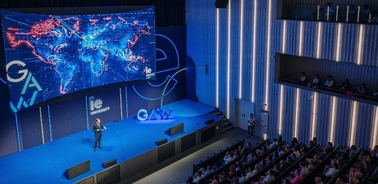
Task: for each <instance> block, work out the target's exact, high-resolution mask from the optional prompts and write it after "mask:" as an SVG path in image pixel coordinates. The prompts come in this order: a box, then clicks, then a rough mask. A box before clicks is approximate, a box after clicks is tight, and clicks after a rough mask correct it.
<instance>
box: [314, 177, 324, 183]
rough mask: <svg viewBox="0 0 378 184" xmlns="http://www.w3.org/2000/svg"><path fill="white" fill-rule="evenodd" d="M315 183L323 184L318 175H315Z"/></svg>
mask: <svg viewBox="0 0 378 184" xmlns="http://www.w3.org/2000/svg"><path fill="white" fill-rule="evenodd" d="M315 184H323V181H322V178H321V177H319V176H317V177H315Z"/></svg>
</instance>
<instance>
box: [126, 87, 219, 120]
mask: <svg viewBox="0 0 378 184" xmlns="http://www.w3.org/2000/svg"><path fill="white" fill-rule="evenodd" d="M216 91H217V89H216ZM125 112H126V118H128V117H129V97H128V95H127V87H125Z"/></svg>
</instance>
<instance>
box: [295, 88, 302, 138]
mask: <svg viewBox="0 0 378 184" xmlns="http://www.w3.org/2000/svg"><path fill="white" fill-rule="evenodd" d="M295 93H296V97H295V112H294V113H295V115H294V117H295V119H294V137H296V138H298V131H299V130H298V129H299V127H298V126H299V102H300V98H301V90H300V89H299V88H297V89H296V92H295Z"/></svg>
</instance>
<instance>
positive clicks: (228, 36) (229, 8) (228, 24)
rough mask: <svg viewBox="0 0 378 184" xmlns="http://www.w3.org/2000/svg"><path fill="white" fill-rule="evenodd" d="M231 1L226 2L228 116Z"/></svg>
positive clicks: (228, 108) (228, 110)
mask: <svg viewBox="0 0 378 184" xmlns="http://www.w3.org/2000/svg"><path fill="white" fill-rule="evenodd" d="M230 68H231V3H228V12H227V93H226V95H227V117H228V118H230V98H231V84H230V83H231V69H230Z"/></svg>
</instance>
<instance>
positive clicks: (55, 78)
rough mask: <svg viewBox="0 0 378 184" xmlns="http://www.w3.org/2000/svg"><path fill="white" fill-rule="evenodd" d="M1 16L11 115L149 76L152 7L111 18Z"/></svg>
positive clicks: (152, 46)
mask: <svg viewBox="0 0 378 184" xmlns="http://www.w3.org/2000/svg"><path fill="white" fill-rule="evenodd" d="M1 14H2V15H1V21H2V32H3V39H4V48H5V57H6V58H5V59H6V63H7V65H6V70H7V79H8V84H9V89H10V94H11V97H10V99H11V108H12V110H13V111H14V112H17V111H18V110H20V109H23V108H27V107H29V106H32V105H34V104H37V103H39V102H43V101H46V100H48V99H51V98H54V97H58V96H60V95H64V94H68V93H72V92H75V91H79V90H83V89H87V88H92V87H97V86H102V85H107V84H112V83H119V82H125V81H133V80H146V79H154V78H155V70H156V67H155V15H154V7H147V8H143V9H138V10H133V11H128V12H122V13H112V14H86V15H61V14H60V15H55V14H37V13H22V12H15V11H7V10H2V11H1Z"/></svg>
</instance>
